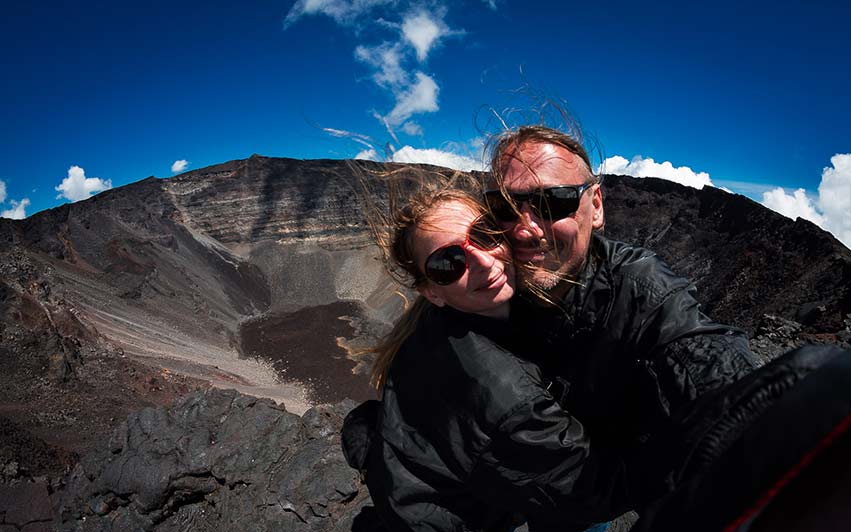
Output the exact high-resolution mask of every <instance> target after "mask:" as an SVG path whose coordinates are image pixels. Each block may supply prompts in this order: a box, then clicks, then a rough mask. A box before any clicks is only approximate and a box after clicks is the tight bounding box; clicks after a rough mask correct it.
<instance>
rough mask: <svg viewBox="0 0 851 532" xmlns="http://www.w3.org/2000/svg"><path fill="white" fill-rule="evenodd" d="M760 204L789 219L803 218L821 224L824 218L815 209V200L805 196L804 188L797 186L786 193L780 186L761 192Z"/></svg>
mask: <svg viewBox="0 0 851 532" xmlns="http://www.w3.org/2000/svg"><path fill="white" fill-rule="evenodd" d="M762 204H763V205H765V206H766V207H768V208H769V209H771V210H773V211H775V212H779V213H780V214H782V215H783V216H785V217H787V218H791V219H793V220H794V219H795V218H804V219H805V220H809V221H811V222H813V223H814V224H816V225H818V226H823V224H824V218H822V216H821V215H820V214H819V213H818V212H817V211H816V206H815V202H814V201H813V200H811V199H810V198H809V197H807V193H806V191H805V190H804V189H802V188H799V189H798V190H796V191H795V192H793V193H792V194H787V193H786V191H785V190H783V189H782V188H780V187H777V188H775V189H774V190H769V191H768V192H763V193H762Z"/></svg>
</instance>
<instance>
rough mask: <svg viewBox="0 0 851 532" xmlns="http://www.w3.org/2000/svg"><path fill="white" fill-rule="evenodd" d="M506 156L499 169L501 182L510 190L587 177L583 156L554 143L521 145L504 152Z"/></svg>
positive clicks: (551, 184)
mask: <svg viewBox="0 0 851 532" xmlns="http://www.w3.org/2000/svg"><path fill="white" fill-rule="evenodd" d="M506 158H507V159H506V162H505V164H504V166H503V172H502V174H503V179H504V182H505V183H504V184H505V186H506V187H509V188H511V189H513V190H523V191H526V190H532V189H535V188H540V187H547V186H554V185H578V184H581V183H584V182H585V181H587V178H588V169H587V168H586V166H585V162H584V161H583V160H582V158H581V157H579V156H578V155H576V154H575V153H573V152H571V151H569V150H568V149H566V148H564V147H563V146H559V145H557V144H543V143H534V144H524V145H523V146H521V147H520V148H519V149H515V150H513V151H511V152H507V153H506Z"/></svg>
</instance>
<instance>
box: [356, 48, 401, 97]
mask: <svg viewBox="0 0 851 532" xmlns="http://www.w3.org/2000/svg"><path fill="white" fill-rule="evenodd" d="M355 58H356V59H358V60H360V61H363V62H364V63H366V64H367V65H370V66H371V67H373V68H375V69H376V72H375V73H374V74H373V75H372V80H373V81H375V83H376V84H377V85H378V86H379V87H384V88H390V89H393V88H396V87H400V86H403V85H405V84H406V83H407V82H408V73H407V72H405V69H403V68H402V50H401V47H400V46H399V45H398V44H393V43H382V44H380V45H378V46H363V45H359V46H358V47H357V48H355Z"/></svg>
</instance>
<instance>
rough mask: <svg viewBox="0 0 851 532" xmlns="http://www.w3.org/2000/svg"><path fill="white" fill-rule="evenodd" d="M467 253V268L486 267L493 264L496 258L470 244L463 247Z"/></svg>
mask: <svg viewBox="0 0 851 532" xmlns="http://www.w3.org/2000/svg"><path fill="white" fill-rule="evenodd" d="M464 251H465V252H466V253H467V268H469V269H471V270H472V269H479V268H481V269H488V268H490V267H491V266H493V263H494V261H495V260H496V259H495V258H494V256H493V255H491V254H490V253H489V252H487V251H485V250H482V249H479V248H477V247H476V246H474V245H472V244H467V246H466V247H465V248H464Z"/></svg>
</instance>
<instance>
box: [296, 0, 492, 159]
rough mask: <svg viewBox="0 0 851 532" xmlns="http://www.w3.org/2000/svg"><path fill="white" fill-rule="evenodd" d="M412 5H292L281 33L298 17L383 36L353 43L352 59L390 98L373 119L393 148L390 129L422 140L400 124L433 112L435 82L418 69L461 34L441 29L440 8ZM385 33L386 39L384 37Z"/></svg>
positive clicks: (350, 1)
mask: <svg viewBox="0 0 851 532" xmlns="http://www.w3.org/2000/svg"><path fill="white" fill-rule="evenodd" d="M418 4H419V5H418V6H417V7H413V8H409V9H407V10H398V9H397V10H396V11H393V10H391V9H380V8H381V7H387V6H392V7H394V8H395V7H397V6H398V2H396V1H395V0H298V1H297V2H296V3H295V5H293V7H292V9H290V11H289V13H288V14H287V16H286V19H285V21H284V29H287V28H288V27H289V26H290V25H292V24H293V23H294V22H295V21H296V20H298V19H299V18H301V17H302V16H305V15H326V16H328V17H331V18H332V19H334V20H335V21H336V22H337V23H338V24H340V25H341V26H344V27H347V28H349V29H350V30H351V29H352V27H354V31H355V34H356V35H357V36H358V37H361V36H368V37H371V36H374V35H379V34H383V35H384V38H383V39H381V40H380V41H379V40H373V41H372V42H363V43H361V44H359V45H358V46H357V47H355V50H354V57H355V59H356V60H358V61H360V62H362V63H364V64H366V65H368V66H369V67H370V68H371V71H372V72H371V75H370V77H371V79H372V81H373V82H375V84H376V85H378V86H379V87H381V88H382V89H385V90H387V91H389V92H390V93H391V94H392V96H393V98H394V103H393V108H392V109H391V110H390V112H388V113H386V114H385V113H383V112H377V111H376V112H374V113H373V116H375V118H376V119H377V120H378V121H379V122H380V123H381V124H382V125H383V126H384V127H385V128H386V129H387V131H388V133H389V134H390V137H391V138H392V139H393V141H394V142H396V143H398V140H397V139H396V134H395V132H394V128H397V127H399V126H400V125H403V130H404V131H405V132H406V133H408V134H409V135H422V128H421V126H419V125H417V124H413V123H412V124H410V125H405V123H406V122H407V120H408V118H410V117H411V116H413V115H415V114H420V113H432V112H435V111H438V110H439V105H438V100H437V95H438V83H437V81H436V80H435V79H434V78H433V77H432V76H430V75H428V74H425V73H424V72H423V71H422V70H423V68H422V66H420V65H421V64H422V63H423V62H425V61H426V60H427V59H428V57H429V55H430V54H431V53H433V51H434V50H435V48H437V47H438V46H440V44H441V43H442V42H443V41H444V40H445V39H446V38H447V37H450V36H458V35H463V34H464V31H463V30H456V29H452V28H450V27H449V26H448V25H447V24H446V22H445V17H446V14H447V8H446V6H445V5H442V4H441V3H439V2H438V3H432V4H429V7H428V8H425V7H422V3H418ZM491 7H492V8H493V7H495V4H493V5H492V6H491ZM374 11H380V12H379V13H375V12H374ZM366 30H375V31H366ZM388 31H389V32H390V33H391V34H392V36H390V37H389V38H388V36H387V34H388ZM411 131H413V133H412V132H411Z"/></svg>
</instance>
